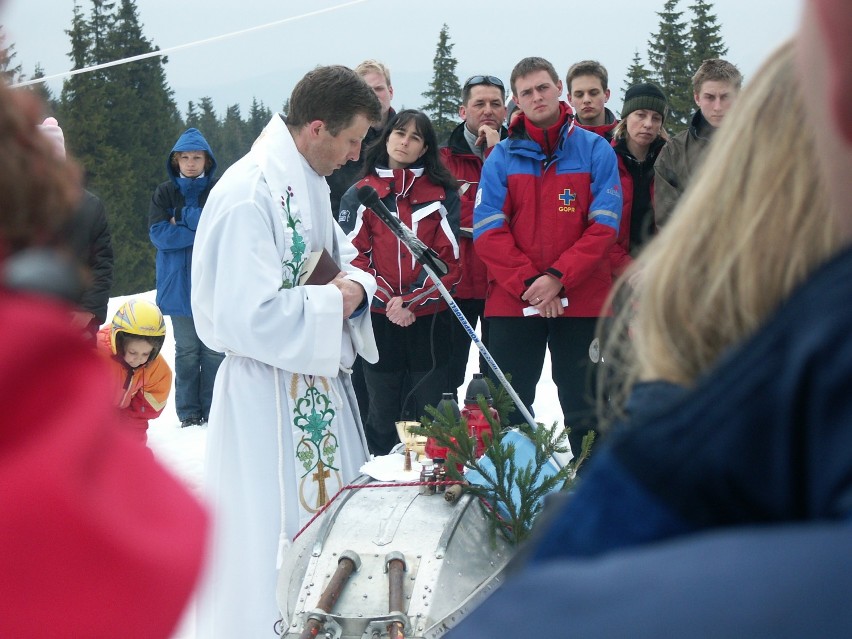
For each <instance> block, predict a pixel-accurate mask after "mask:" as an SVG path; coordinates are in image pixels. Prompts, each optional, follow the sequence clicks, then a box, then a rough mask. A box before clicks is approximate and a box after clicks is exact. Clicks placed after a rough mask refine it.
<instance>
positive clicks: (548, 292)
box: [521, 273, 565, 317]
mask: <svg viewBox="0 0 852 639" xmlns="http://www.w3.org/2000/svg"><path fill="white" fill-rule="evenodd" d="M561 290H562V282H560V281H559V280H557V279H556V278H555V277H553V276H552V275H550V274H549V273H545V274H544V275H542V276H541V277H539V278H538V279H536V281H535V282H533V283H532V284H530V287H529V288H528V289H527V290H526V291H524V294H523V295H521V299H522V300H524V301H525V302H527V304H529V305H530V306H535V307H536V308H537V309H538V312H539V313H540V314H541V316H542V317H557V316H559V315H564V314H565V309H564V308H563V306H562V300H561V299H560V298H559V292H560V291H561Z"/></svg>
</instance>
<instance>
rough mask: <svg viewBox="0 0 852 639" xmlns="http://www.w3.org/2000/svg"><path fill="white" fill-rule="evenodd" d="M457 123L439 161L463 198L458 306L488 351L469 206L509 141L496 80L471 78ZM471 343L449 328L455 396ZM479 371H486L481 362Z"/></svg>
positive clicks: (483, 284)
mask: <svg viewBox="0 0 852 639" xmlns="http://www.w3.org/2000/svg"><path fill="white" fill-rule="evenodd" d="M459 117H460V118H461V119H462V120H463V122H462V123H461V124H459V125H458V126H457V127H456V128H455V130H453V132H452V133H451V134H450V137H449V139H448V140H447V145H446V146H445V147H443V148H442V149H441V157H442V159H443V160H444V163H445V164H446V165H447V167H448V168H449V169H450V171H451V172H452V174H453V175H454V176H455V178H456V179H457V180H458V181H459V196H460V198H461V227H462V228H461V234H460V236H459V251H460V261H461V266H462V279H461V281H460V282H459V283H458V284H457V285H456V288H455V295H454V296H455V298H456V303H457V304H458V306H459V309H461V311H462V313H464V315H465V317H466V318H467V319H468V321H469V322H470V325H471V326H473V327H476V323H477V320H478V321H479V324H480V332H481V335H482V342H483V344H485V345H486V346H488V320H487V319H485V291H486V289H487V288H488V278H487V274H486V270H485V264H484V263H483V262H482V260H481V259H480V258H479V257H477V255H476V252H475V251H474V250H473V204H474V200H475V199H476V191H477V189H478V188H479V176H480V173H482V163H483V162H484V161H485V158H486V157H487V156H488V155H489V154H490V153H491V149H493V148H494V145H495V144H497V143H498V142H499V141H500V140H503V139H505V138H506V136H507V135H508V131H507V130H506V127H505V126H503V122H504V121H505V120H506V89H505V87H504V86H503V82H502V81H501V80H500V78H498V77H496V76H493V75H474V76H471V77H470V78H468V79H467V81H466V82H465V83H464V87H463V88H462V95H461V106H460V107H459ZM470 344H471V341H470V338H469V337H468V335H467V333H466V332H465V331H464V329H463V327H462V326H461V324H458V323H456V322H453V324H452V349H451V356H450V369H449V384H448V388H449V389H452V391H453V393H455V392H456V390H457V389H458V388H459V386H461V385H462V384H463V383H464V377H465V371H466V370H467V360H468V353H469V352H470ZM479 369H480V371H481V372H482V373H486V372H487V371H488V367H487V365H486V363H485V362H484V361H483V360H482V359H481V358H480V365H479Z"/></svg>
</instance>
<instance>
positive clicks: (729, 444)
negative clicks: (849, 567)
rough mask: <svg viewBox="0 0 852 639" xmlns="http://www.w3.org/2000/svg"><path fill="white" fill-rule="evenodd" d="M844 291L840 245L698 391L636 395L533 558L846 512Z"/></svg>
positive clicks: (848, 350)
mask: <svg viewBox="0 0 852 639" xmlns="http://www.w3.org/2000/svg"><path fill="white" fill-rule="evenodd" d="M850 296H852V250H847V251H846V252H845V253H843V254H842V255H840V256H839V257H838V258H836V259H834V260H833V261H831V262H830V263H829V264H827V265H826V266H825V267H823V268H822V269H821V270H820V271H819V272H817V273H816V274H815V275H814V276H813V277H812V278H811V280H810V281H809V282H807V283H806V284H805V285H804V286H802V287H801V288H800V289H799V290H798V291H797V292H796V293H794V294H793V296H792V297H791V298H790V299H789V300H788V301H787V302H786V303H785V304H784V305H783V306H782V307H781V308H780V309H779V310H778V311H777V312H776V313H775V315H774V316H773V317H771V318H770V319H769V320H768V321H767V323H766V324H765V325H764V326H763V327H762V328H761V329H760V330H758V331H757V333H755V334H754V335H753V336H752V337H751V338H749V339H747V340H745V342H744V343H742V344H741V345H740V346H738V347H736V348H734V349H732V350H731V351H730V352H729V353H727V355H725V356H723V357H722V358H721V359H720V361H719V362H718V364H717V365H716V366H715V368H713V369H712V370H710V371H709V372H708V373H707V374H706V375H705V376H704V377H703V378H701V379H699V380H698V381H697V382H696V385H695V387H694V388H691V389H688V390H687V389H681V388H678V387H675V386H673V385H669V386H668V388H667V389H666V388H663V387H658V388H657V389H656V391H657V392H655V393H645V394H644V399H640V398H638V397H637V399H639V401H637V402H635V403H634V404H633V406H632V412H631V413H630V418H629V423H628V424H626V425H625V427H624V428H623V430H621V431H619V432H617V433H614V434H613V436H612V437H611V438H610V441H608V442H604V443H603V444H602V445H601V446H600V448H598V449H596V450H595V452H594V453H593V457H592V460H591V462H590V463H589V466H588V468H587V469H585V470H584V474H583V477H582V482H581V483H580V484H579V487H578V488H577V491H576V493H575V494H574V496H573V498H572V499H571V500H570V501H569V502H568V504H567V505H566V506H565V508H564V509H563V510H562V511H561V512H559V513H558V515H556V516H555V517H554V518H553V519H552V520H551V523H550V524H549V525H546V526H544V527H543V528H544V529H543V530H542V531H540V539H539V542H538V544H537V545H536V547H535V550H534V553H533V554H534V558H535V560H537V561H548V560H551V559H553V558H556V557H571V556H573V557H588V556H592V555H598V554H601V553H605V552H608V551H612V550H614V549H618V548H624V547H629V546H637V545H642V544H648V543H651V542H655V541H659V540H663V539H666V538H671V537H676V536H681V535H684V534H689V533H693V532H696V531H700V530H706V529H711V528H721V527H732V526H753V525H775V524H782V523H788V522H804V521H816V520H840V521H847V522H848V521H849V520H850V518H852V428H850V427H849V425H850V423H852V393H850V392H849V389H850V385H852V340H850V339H849V333H850V331H852V307H850V305H848V304H842V303H839V302H838V301H839V300H846V299H849V298H850ZM645 390H647V389H645ZM652 404H653V406H652Z"/></svg>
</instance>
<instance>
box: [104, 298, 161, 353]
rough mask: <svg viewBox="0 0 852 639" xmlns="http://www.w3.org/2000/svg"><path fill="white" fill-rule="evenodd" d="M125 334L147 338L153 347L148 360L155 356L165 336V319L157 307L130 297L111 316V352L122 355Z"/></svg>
mask: <svg viewBox="0 0 852 639" xmlns="http://www.w3.org/2000/svg"><path fill="white" fill-rule="evenodd" d="M126 335H133V336H135V337H143V338H149V339H146V340H145V341H148V342H150V343H151V344H153V345H154V349H153V350H152V351H151V357H149V358H148V361H149V362H150V361H152V360H153V359H154V358H155V357H157V355H158V354H159V352H160V349H161V348H162V346H163V341H164V340H165V338H166V321H165V320H164V319H163V314H162V313H161V312H160V309H159V307H158V306H157V305H156V304H154V303H152V302H149V301H147V300H143V299H132V300H128V301H126V302H125V303H124V304H122V305H121V307H120V308H119V309H118V310H117V311H116V313H115V315H114V316H113V318H112V326H111V327H110V331H109V338H110V345H111V346H112V352H113V354H115V355H122V356H123V355H124V340H125V336H126Z"/></svg>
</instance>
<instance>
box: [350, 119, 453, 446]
mask: <svg viewBox="0 0 852 639" xmlns="http://www.w3.org/2000/svg"><path fill="white" fill-rule="evenodd" d="M362 186H371V187H373V188H374V189H376V191H377V192H378V194H379V198H381V200H382V202H383V203H384V204H385V206H387V208H388V210H390V211H391V212H392V213H393V214H395V215H396V216H397V217H398V218H399V220H400V222H402V223H403V224H404V225H406V226H407V227H409V228H410V229H411V230H412V231H413V232H414V233H415V234H416V235H417V237H418V238H420V239H421V240H422V241H423V243H424V244H426V246H429V247H430V248H432V249H433V250H434V251H435V252H436V253H437V254H438V256H439V257H440V258H441V259H442V260H444V261H445V262H446V263H447V265H448V267H449V270H448V272H447V274H446V275H444V276H443V277H442V278H441V281H442V282H443V284H444V286H446V287H447V289H449V290H452V288H453V287H454V286H455V285H456V283H457V282H458V281H459V279H460V276H461V270H460V268H459V263H458V258H459V248H458V241H457V239H456V238H457V235H458V224H459V211H460V203H459V198H458V193H457V191H456V180H455V179H454V178H453V176H452V174H451V173H450V172H449V170H448V169H447V168H446V167H445V166H444V164H443V163H442V161H441V158H440V155H439V153H438V139H437V136H436V135H435V129H434V127H433V126H432V123H431V122H430V121H429V118H428V117H427V116H426V115H425V114H424V113H422V112H420V111H415V110H412V109H406V110H404V111H400V112H399V113H397V114H396V115H395V116H394V117H393V118H391V120H390V121H389V122H388V124H387V126H385V129H384V131H383V132H382V135H381V137H380V138H379V139H377V140H376V142H375V143H374V144H373V146H371V147H370V148H369V149H368V150H367V153H366V155H365V158H364V177H363V178H362V179H361V180H360V181H358V182H357V183H356V184H355V185H353V186H352V187H351V188H350V189H349V190H348V191H347V192H346V193H345V194H344V196H343V198H342V199H341V202H340V215H339V222H340V225H341V226H342V227H343V230H344V231H346V232H347V233H348V234H349V239H350V240H351V241H352V244H354V245H355V248H356V249H358V257H357V258H355V260H353V262H352V263H353V264H354V265H356V266H358V267H359V268H361V269H363V270H364V271H366V272H368V273H371V274H373V275H374V276H375V278H376V282H377V283H378V290H377V291H376V295H375V297H374V298H373V304H372V307H371V309H370V310H371V311H372V320H373V331H374V333H375V336H376V344H377V346H378V349H379V361H378V362H377V363H375V364H369V363H366V362H365V363H364V377H365V380H366V382H367V390H368V392H369V396H370V410H369V416H368V419H367V424H366V425H365V431H366V435H367V444H368V445H369V448H370V452H371V453H373V454H375V455H384V454H387V453H388V452H389V451H390V449H391V448H393V446H394V444H396V442H397V441H398V440H397V435H396V426H395V422H396V421H398V420H400V419H402V418H403V412H404V411H405V409H406V403H407V399H408V397H409V395H410V396H413V409H414V416H415V417H419V416H420V415H422V414H423V413H424V410H423V409H424V407H425V406H426V405H427V404H432V405H436V404H437V403H438V401H439V400H440V399H441V394H442V393H444V392H446V391H447V390H448V389H447V388H446V386H447V364H448V362H449V355H450V353H449V343H450V321H451V317H450V313H449V311H448V309H447V305H446V303H445V302H444V301H443V299H442V298H441V295H440V293H439V292H438V289H437V287H436V286H435V284H434V283H433V282H432V281H431V279H430V278H429V277H428V276H427V274H426V271H425V270H424V269H423V267H422V266H421V265H420V264H419V263H418V262H417V261H416V260H415V258H414V256H413V255H412V254H411V252H410V251H409V250H408V249H407V248H406V247H405V245H403V244H402V243H401V242H400V241H399V240H398V239H397V237H396V236H395V235H394V234H393V232H391V230H390V229H389V228H388V227H387V226H385V224H384V223H383V222H382V221H381V220H380V219H379V217H378V216H376V214H375V213H374V212H373V211H372V210H371V209H369V208H366V207H365V206H364V205H362V204H361V203H360V202H359V200H358V197H357V191H358V189H360V188H361V187H362ZM408 388H410V389H411V391H410V392H408V393H406V392H405V391H406V389H408Z"/></svg>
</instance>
